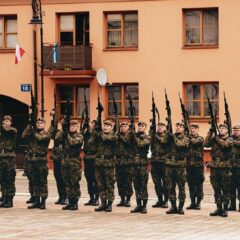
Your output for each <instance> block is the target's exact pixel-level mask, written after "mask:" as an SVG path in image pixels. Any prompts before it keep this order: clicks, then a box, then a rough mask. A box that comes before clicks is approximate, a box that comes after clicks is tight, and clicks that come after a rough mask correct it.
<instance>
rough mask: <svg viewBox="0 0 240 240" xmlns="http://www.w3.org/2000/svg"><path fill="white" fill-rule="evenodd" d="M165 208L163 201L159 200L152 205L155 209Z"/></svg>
mask: <svg viewBox="0 0 240 240" xmlns="http://www.w3.org/2000/svg"><path fill="white" fill-rule="evenodd" d="M162 206H163V200H162V199H161V198H158V201H157V202H156V203H155V204H153V205H152V207H153V208H161V207H162Z"/></svg>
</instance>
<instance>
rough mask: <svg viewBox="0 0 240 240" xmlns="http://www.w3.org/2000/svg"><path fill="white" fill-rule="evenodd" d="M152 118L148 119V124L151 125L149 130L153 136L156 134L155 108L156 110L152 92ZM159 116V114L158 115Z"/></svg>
mask: <svg viewBox="0 0 240 240" xmlns="http://www.w3.org/2000/svg"><path fill="white" fill-rule="evenodd" d="M151 112H152V118H151V119H150V122H151V123H152V124H151V126H150V130H151V131H152V132H153V133H154V134H155V133H156V127H157V125H156V112H157V108H156V104H155V101H154V96H153V92H152V109H151ZM158 114H159V113H158Z"/></svg>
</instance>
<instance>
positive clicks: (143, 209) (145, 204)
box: [141, 199, 148, 213]
mask: <svg viewBox="0 0 240 240" xmlns="http://www.w3.org/2000/svg"><path fill="white" fill-rule="evenodd" d="M147 201H148V200H147V199H144V200H143V205H142V209H141V213H147Z"/></svg>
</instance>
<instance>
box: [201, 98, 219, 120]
mask: <svg viewBox="0 0 240 240" xmlns="http://www.w3.org/2000/svg"><path fill="white" fill-rule="evenodd" d="M212 105H213V110H214V112H215V114H216V116H218V108H219V107H218V102H212ZM204 116H209V109H208V102H206V101H205V102H204Z"/></svg>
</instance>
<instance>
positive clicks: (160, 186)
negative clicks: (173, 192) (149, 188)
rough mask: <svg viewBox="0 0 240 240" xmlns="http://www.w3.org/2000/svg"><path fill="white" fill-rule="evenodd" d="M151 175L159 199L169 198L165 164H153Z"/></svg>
mask: <svg viewBox="0 0 240 240" xmlns="http://www.w3.org/2000/svg"><path fill="white" fill-rule="evenodd" d="M151 175H152V179H153V183H154V187H155V192H156V194H157V196H158V199H163V196H164V199H168V189H167V182H166V167H165V165H164V164H152V167H151Z"/></svg>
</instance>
